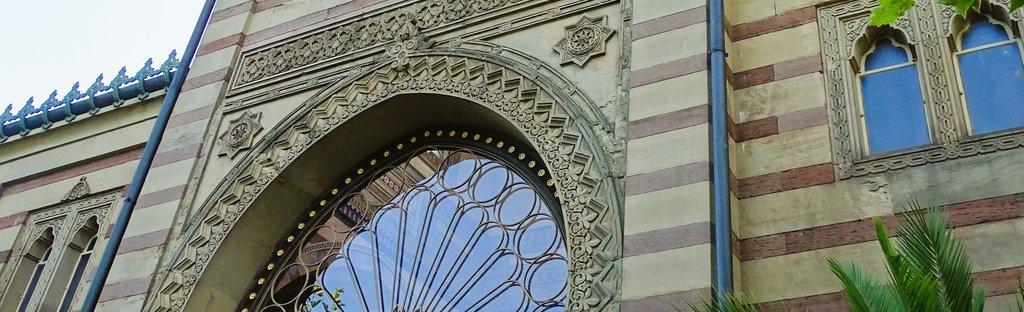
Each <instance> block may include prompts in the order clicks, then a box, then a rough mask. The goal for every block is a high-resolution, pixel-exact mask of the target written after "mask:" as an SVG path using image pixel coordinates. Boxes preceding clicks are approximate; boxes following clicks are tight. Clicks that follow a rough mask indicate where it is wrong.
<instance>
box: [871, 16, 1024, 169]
mask: <svg viewBox="0 0 1024 312" xmlns="http://www.w3.org/2000/svg"><path fill="white" fill-rule="evenodd" d="M954 35H955V39H956V40H955V42H956V43H955V46H954V47H953V49H954V59H955V63H956V64H955V65H956V68H957V72H958V77H957V78H958V79H959V80H960V81H961V83H960V86H961V89H960V90H959V91H960V93H961V94H963V98H962V102H963V109H962V111H963V112H962V116H963V118H964V123H965V125H966V126H967V127H966V128H967V134H968V135H983V134H987V133H992V132H997V131H1002V130H1007V129H1013V128H1018V127H1022V126H1024V60H1022V58H1021V44H1020V39H1019V37H1016V36H1014V33H1013V31H1012V30H1011V28H1010V27H1009V26H1007V25H1006V24H1004V23H1002V22H999V21H997V20H995V19H993V18H991V17H989V16H986V15H977V16H974V17H972V18H971V19H970V21H969V23H968V24H967V25H966V27H964V28H963V30H962V31H960V32H958V33H956V34H954ZM859 65H860V67H859V71H860V72H859V75H858V76H859V83H860V85H859V86H860V91H861V93H860V95H861V97H860V98H861V111H860V116H861V124H862V126H863V132H864V134H865V138H866V139H865V140H864V141H865V142H864V143H865V144H864V145H865V149H866V153H867V154H881V153H887V152H892V151H897V150H902V149H907V148H912V147H917V146H923V145H927V144H929V143H931V142H932V140H931V136H930V134H929V129H930V127H929V117H928V116H929V114H928V105H927V104H926V102H925V101H924V98H923V96H922V94H923V92H922V83H921V78H920V77H921V68H919V66H918V65H917V63H916V60H915V58H914V53H913V50H912V47H911V46H910V45H907V44H904V43H902V42H901V41H899V40H897V39H896V38H894V37H893V36H883V37H881V38H879V39H876V40H875V41H874V42H873V43H872V44H871V47H870V48H869V49H867V52H865V53H864V54H863V56H862V58H861V62H860V64H859Z"/></svg>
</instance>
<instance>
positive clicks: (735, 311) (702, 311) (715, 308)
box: [676, 293, 758, 312]
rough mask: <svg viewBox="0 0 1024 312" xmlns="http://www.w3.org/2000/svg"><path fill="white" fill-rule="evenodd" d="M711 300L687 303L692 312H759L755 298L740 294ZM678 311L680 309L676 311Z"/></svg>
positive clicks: (721, 296) (720, 296)
mask: <svg viewBox="0 0 1024 312" xmlns="http://www.w3.org/2000/svg"><path fill="white" fill-rule="evenodd" d="M713 298H714V299H709V297H708V296H700V299H699V302H696V303H694V302H687V303H686V304H687V305H688V306H689V307H690V310H693V311H696V312H757V311H758V308H757V304H755V303H754V300H753V298H750V297H749V296H747V295H744V294H739V293H727V294H721V295H718V296H715V297H713ZM676 310H678V309H676Z"/></svg>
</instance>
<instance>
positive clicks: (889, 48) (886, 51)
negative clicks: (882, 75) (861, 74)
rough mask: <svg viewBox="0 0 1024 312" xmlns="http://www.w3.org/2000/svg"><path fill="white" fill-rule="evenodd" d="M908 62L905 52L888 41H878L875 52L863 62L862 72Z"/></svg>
mask: <svg viewBox="0 0 1024 312" xmlns="http://www.w3.org/2000/svg"><path fill="white" fill-rule="evenodd" d="M907 62H910V58H909V57H908V56H907V50H904V49H903V48H900V47H897V46H896V45H894V44H893V43H892V41H891V40H889V39H883V40H879V41H878V43H877V44H876V45H875V50H874V51H871V54H868V58H867V59H866V60H864V70H873V69H879V68H885V67H889V66H893V65H899V64H904V63H907Z"/></svg>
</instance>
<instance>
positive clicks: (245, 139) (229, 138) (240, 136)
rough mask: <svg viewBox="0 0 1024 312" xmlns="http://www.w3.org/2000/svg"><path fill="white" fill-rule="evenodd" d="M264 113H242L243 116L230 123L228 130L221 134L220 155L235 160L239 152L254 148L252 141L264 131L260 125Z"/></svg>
mask: <svg viewBox="0 0 1024 312" xmlns="http://www.w3.org/2000/svg"><path fill="white" fill-rule="evenodd" d="M262 115H263V113H253V112H249V111H245V112H242V115H241V116H238V118H236V119H234V120H231V121H229V122H228V126H227V130H226V131H224V133H221V135H220V137H219V139H220V144H221V149H220V155H227V156H228V158H235V155H238V153H239V152H241V151H243V150H247V149H249V148H250V147H252V140H253V138H255V137H256V134H257V133H259V132H260V130H263V125H261V124H260V117H261V116H262Z"/></svg>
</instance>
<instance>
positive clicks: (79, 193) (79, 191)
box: [61, 177, 90, 202]
mask: <svg viewBox="0 0 1024 312" xmlns="http://www.w3.org/2000/svg"><path fill="white" fill-rule="evenodd" d="M89 192H90V191H89V182H86V181H85V177H82V178H81V179H79V180H78V183H75V186H73V187H71V190H70V191H68V192H67V194H64V198H63V199H61V201H62V202H66V201H69V200H76V199H79V198H82V197H85V195H89Z"/></svg>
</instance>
